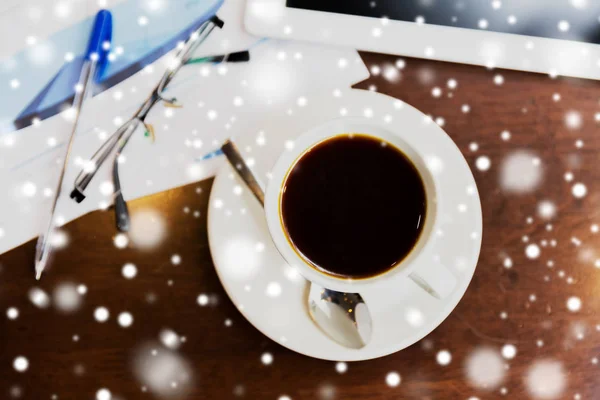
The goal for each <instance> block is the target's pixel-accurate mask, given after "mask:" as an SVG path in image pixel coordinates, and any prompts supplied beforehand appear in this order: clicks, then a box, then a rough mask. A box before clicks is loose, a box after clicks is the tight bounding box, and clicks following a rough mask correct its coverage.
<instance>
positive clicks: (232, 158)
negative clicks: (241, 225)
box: [221, 139, 265, 207]
mask: <svg viewBox="0 0 600 400" xmlns="http://www.w3.org/2000/svg"><path fill="white" fill-rule="evenodd" d="M221 150H222V151H223V154H225V157H227V160H229V163H230V164H231V165H232V166H233V167H234V168H235V169H236V170H237V171H236V172H237V173H238V175H239V176H240V177H241V178H242V180H243V181H244V182H245V183H246V185H248V187H249V188H250V191H251V192H252V194H254V197H256V199H257V200H258V201H259V202H260V205H261V206H263V207H264V205H265V192H264V190H263V189H262V186H261V185H260V183H259V182H258V180H257V178H256V177H255V176H254V174H253V173H252V171H251V170H250V167H248V165H247V164H246V162H245V161H244V158H243V157H242V155H241V153H240V150H239V149H238V147H237V146H236V144H235V143H234V142H233V141H231V140H230V139H229V140H227V141H226V142H225V143H224V144H223V146H222V147H221Z"/></svg>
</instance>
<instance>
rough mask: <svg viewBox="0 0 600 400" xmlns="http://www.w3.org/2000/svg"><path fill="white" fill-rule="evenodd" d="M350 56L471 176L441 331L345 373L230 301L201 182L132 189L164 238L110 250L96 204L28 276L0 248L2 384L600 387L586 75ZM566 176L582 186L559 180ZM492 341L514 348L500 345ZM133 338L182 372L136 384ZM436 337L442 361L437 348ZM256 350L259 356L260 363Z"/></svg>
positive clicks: (189, 389) (276, 390) (483, 394)
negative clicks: (468, 253)
mask: <svg viewBox="0 0 600 400" xmlns="http://www.w3.org/2000/svg"><path fill="white" fill-rule="evenodd" d="M362 56H363V58H364V60H365V62H366V64H367V65H368V66H369V67H370V68H371V67H376V68H373V70H372V72H373V75H374V76H373V77H372V78H371V79H369V80H368V81H367V82H363V83H361V84H360V85H358V87H360V88H365V89H366V88H369V87H371V86H372V87H371V89H373V90H378V91H380V92H382V93H386V94H389V95H392V96H395V97H397V98H400V99H402V100H404V101H406V102H407V103H410V104H412V105H414V106H415V107H417V108H419V109H420V110H422V111H423V112H425V113H426V114H430V115H431V116H432V118H434V119H436V121H437V122H439V123H443V124H444V129H445V130H446V131H447V132H448V134H449V135H450V136H451V137H452V138H453V140H454V141H455V142H456V143H457V145H458V146H459V147H460V149H461V150H462V152H463V154H464V155H465V157H466V159H467V161H468V162H469V165H470V166H471V168H472V170H473V172H474V175H475V178H476V180H477V184H478V187H479V191H480V194H481V200H482V204H483V218H484V234H483V247H482V252H481V257H480V261H479V264H478V268H477V270H476V273H475V276H474V278H473V281H472V283H471V286H470V287H469V289H468V290H467V293H466V294H465V296H464V298H463V299H462V301H461V302H460V304H459V305H458V307H457V308H456V310H455V311H454V312H453V313H452V314H451V315H450V317H449V318H448V319H447V320H446V321H445V322H444V323H443V324H442V325H441V326H440V327H438V328H437V329H436V330H435V331H434V332H432V333H431V334H430V335H429V336H428V337H427V338H425V339H424V340H422V341H421V342H419V343H417V344H415V345H413V346H411V347H410V348H408V349H406V350H403V351H401V352H399V353H396V354H393V355H390V356H388V357H384V358H381V359H377V360H372V361H367V362H359V363H349V364H348V365H347V371H345V372H344V373H339V372H338V371H337V370H336V363H334V362H325V361H320V360H316V359H311V358H308V357H305V356H302V355H299V354H296V353H294V352H292V351H289V350H287V349H286V348H284V347H282V346H280V345H278V344H276V343H274V342H272V341H270V340H269V339H267V338H266V337H265V336H263V335H262V334H261V333H259V332H258V331H257V330H256V329H255V328H253V327H252V326H251V325H250V323H248V322H247V321H246V320H245V319H244V318H243V317H242V316H241V315H240V314H239V312H238V311H237V310H236V308H235V307H234V306H233V304H232V303H231V301H230V300H229V298H228V297H227V295H226V294H225V292H224V291H223V289H222V287H221V285H220V283H219V280H218V278H217V275H216V273H215V271H214V266H213V264H212V260H211V255H210V251H209V247H208V239H207V231H206V217H207V201H208V196H209V193H210V189H211V184H212V180H206V181H203V182H199V183H197V184H193V185H189V186H186V187H182V188H178V189H175V190H171V191H168V192H165V193H160V194H156V195H153V196H149V197H147V198H143V199H140V200H136V201H133V202H131V203H130V209H131V210H132V211H134V212H135V211H136V210H141V209H152V210H154V211H155V212H157V213H159V214H160V215H162V216H163V217H164V220H165V222H166V226H165V231H166V232H167V233H168V234H167V235H166V237H165V238H164V240H163V241H162V242H161V243H160V244H159V245H158V246H156V247H154V248H152V249H150V250H142V249H139V248H136V247H135V246H132V245H130V246H128V247H126V248H124V249H118V248H116V247H115V245H114V241H113V238H114V235H115V233H116V232H115V229H114V222H113V214H112V212H110V211H109V212H106V211H98V212H94V213H91V214H89V215H86V216H84V217H82V218H80V219H78V220H76V221H74V222H73V223H70V224H68V225H67V226H66V227H65V231H66V233H67V235H68V238H69V244H68V246H66V247H65V248H64V249H63V250H61V251H59V252H58V253H57V255H56V260H55V262H54V264H53V266H52V268H51V269H50V270H49V271H48V272H47V273H46V274H45V276H44V278H43V280H42V281H41V282H39V283H37V282H35V281H34V280H33V270H32V265H33V256H34V247H35V242H29V243H27V244H24V245H22V246H20V247H19V248H16V249H14V250H12V251H10V252H8V253H5V254H3V255H0V265H1V269H0V310H1V311H2V314H1V315H0V398H23V399H96V398H97V396H98V395H99V397H98V398H100V399H101V400H103V398H102V395H103V394H105V393H106V392H99V393H98V391H99V390H100V389H103V388H105V389H107V390H109V391H110V393H111V394H112V399H123V400H124V399H155V398H157V399H159V398H166V399H237V398H241V399H252V400H262V399H265V400H278V399H279V400H287V397H283V396H288V397H289V398H290V399H293V400H300V399H318V400H321V399H323V400H334V399H344V400H366V399H373V400H388V399H451V400H452V399H463V400H467V399H475V398H478V399H482V400H483V399H503V398H510V399H586V400H587V399H600V361H599V359H600V314H599V311H600V296H599V295H598V293H599V292H600V249H599V247H598V245H599V244H600V233H598V232H597V231H598V228H597V226H596V227H595V226H594V225H593V224H600V207H599V205H600V168H599V161H600V134H599V131H598V124H599V122H598V119H600V118H596V113H598V112H600V106H599V99H600V83H598V82H593V81H586V80H576V79H564V78H558V79H551V78H550V77H548V76H543V75H535V74H528V73H521V72H512V71H499V70H487V69H485V68H481V67H474V66H465V65H458V64H449V63H440V62H433V61H425V60H416V59H404V63H405V66H404V68H402V69H400V70H399V74H395V73H394V71H397V69H390V68H392V66H394V65H396V62H397V57H392V56H385V55H377V54H368V53H364V54H362ZM400 66H401V67H402V66H403V65H402V63H400ZM390 71H391V72H390ZM378 72H379V74H377V73H378ZM396 75H397V76H396ZM497 75H500V76H502V78H503V83H502V84H501V85H499V84H497V83H499V82H500V80H501V79H500V78H496V76H497ZM451 79H454V80H455V81H456V87H455V88H454V89H451V88H449V87H448V81H449V80H451ZM495 81H496V82H497V83H495ZM450 85H451V86H452V83H450ZM436 87H437V88H439V89H440V91H439V92H438V91H437V90H434V88H436ZM438 94H439V96H437V95H438ZM558 96H560V99H559V97H558ZM464 105H468V112H464V111H467V110H466V109H467V107H465V106H464ZM597 115H599V116H600V114H597ZM442 119H443V120H442ZM503 131H507V132H510V139H509V140H504V139H506V138H507V137H508V134H507V133H504V139H503V136H502V132H503ZM486 157H487V159H486ZM478 160H479V161H478ZM487 160H489V162H490V164H489V168H488V169H485V167H486V166H487V165H486V164H487V163H486V161H487ZM477 166H480V167H483V168H481V169H480V168H478V167H477ZM569 173H570V174H572V180H570V181H569V180H568V178H570V177H571V176H570V175H568V174H569ZM565 174H567V176H566V177H565ZM537 179H539V181H537V182H536V180H537ZM577 183H581V184H583V185H585V188H586V193H585V196H583V197H577V196H576V195H574V194H573V187H574V186H575V184H577ZM581 188H582V186H577V189H579V190H580V191H581ZM577 189H576V190H575V193H576V194H581V192H578V191H577ZM530 245H535V246H537V248H538V249H539V250H540V252H539V255H538V256H537V257H535V258H531V257H528V256H527V252H526V249H527V248H528V246H530ZM535 246H533V247H529V251H530V253H529V254H530V255H531V256H535V255H536V254H535V253H536V252H535V249H536V247H535ZM174 255H178V256H179V257H180V262H179V263H175V264H174V263H173V262H172V258H173V256H174ZM175 261H177V258H176V259H175ZM509 261H510V262H509ZM126 263H133V264H135V265H136V266H137V271H138V272H137V276H135V278H133V279H125V278H124V277H123V276H122V272H121V270H122V267H123V265H125V264H126ZM68 282H71V283H72V284H74V285H80V284H82V285H85V287H86V288H87V292H86V294H85V295H84V296H82V298H83V301H82V304H81V306H80V308H79V309H78V310H77V311H76V312H73V313H64V312H60V311H59V310H57V308H56V307H54V305H56V302H54V304H53V306H51V307H49V308H46V309H43V308H39V307H36V306H35V305H34V304H33V303H32V302H31V301H30V299H29V294H28V293H29V291H30V289H31V288H33V287H36V286H37V287H39V288H41V289H42V290H44V291H45V292H46V293H48V294H49V295H50V296H52V294H53V293H54V292H55V291H56V290H59V289H57V288H60V287H61V286H60V285H64V284H65V283H68ZM62 287H63V289H64V288H65V287H66V288H67V289H68V288H69V286H62ZM67 289H64V290H65V293H66V294H68V293H69V291H68V290H67ZM201 294H204V295H206V298H204V297H203V299H207V300H208V304H206V305H204V306H201V305H199V304H198V296H199V295H201ZM68 300H69V298H68V296H66V298H65V302H66V303H65V305H69V303H68ZM578 300H579V301H578ZM203 304H204V303H203ZM579 305H580V307H578V306H579ZM11 307H14V308H16V309H17V310H18V317H17V318H15V319H11V318H9V317H8V314H7V313H8V310H9V308H11ZM98 307H106V308H107V309H108V311H109V313H110V316H109V319H108V321H106V322H104V323H100V322H98V321H96V320H95V317H94V313H95V310H96V309H97V308H98ZM12 312H14V311H12ZM122 312H129V313H131V315H132V316H133V324H131V326H129V327H127V328H124V327H121V326H120V325H119V323H118V320H119V318H118V316H119V314H120V313H122ZM165 330H167V331H165ZM168 330H172V331H174V332H176V333H177V334H178V335H181V336H183V337H184V338H185V342H184V343H181V345H180V348H179V349H178V350H176V351H175V350H170V349H167V348H165V347H164V346H163V345H162V344H160V341H159V335H160V332H161V331H163V334H164V332H168ZM505 345H513V346H514V348H515V349H516V355H514V357H513V358H510V356H512V355H513V354H511V352H510V350H511V349H512V347H510V346H508V347H505ZM148 349H151V350H152V349H154V350H156V351H155V353H156V354H155V356H156V357H163V358H165V357H166V358H165V360H164V361H165V365H164V366H163V369H159V370H158V371H154V374H155V375H156V376H155V377H154V378H155V379H156V380H158V381H161V380H164V379H166V377H168V376H169V374H170V373H171V372H170V370H169V368H170V366H171V365H173V363H183V366H184V369H185V370H186V371H187V374H186V376H183V377H179V378H181V382H179V383H177V382H175V383H174V384H173V382H162V383H163V387H159V386H156V387H153V386H148V385H145V384H144V381H143V379H141V377H140V374H141V373H143V371H140V366H139V365H137V364H136V361H135V360H136V359H139V357H140V354H148V353H149V352H151V350H148ZM503 349H504V352H503ZM443 350H447V351H448V352H449V354H450V355H451V360H450V363H449V364H447V365H442V364H444V363H442V364H440V363H439V362H438V355H439V354H440V351H443ZM264 353H269V354H271V355H272V357H273V361H272V363H271V364H270V365H265V364H264V363H263V362H261V357H262V356H263V354H264ZM442 354H445V353H442ZM503 354H504V355H505V356H507V357H508V358H504V357H503ZM19 356H24V357H26V359H27V360H28V368H27V369H26V370H25V371H23V372H20V371H17V370H16V369H15V368H14V366H13V362H14V360H15V359H16V358H17V357H19ZM390 372H396V373H398V374H399V375H400V376H401V382H400V384H399V385H397V386H394V387H392V386H390V385H388V384H387V383H386V378H387V377H388V374H389V373H390ZM165 385H166V387H164V386H165ZM483 386H486V387H483Z"/></svg>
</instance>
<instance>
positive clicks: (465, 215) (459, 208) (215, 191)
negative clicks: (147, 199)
mask: <svg viewBox="0 0 600 400" xmlns="http://www.w3.org/2000/svg"><path fill="white" fill-rule="evenodd" d="M340 115H342V116H362V117H365V116H366V117H369V118H372V121H373V123H374V124H381V125H382V126H385V127H386V128H387V129H388V130H390V131H392V132H395V133H397V134H398V135H401V136H402V138H403V139H404V140H405V141H407V142H409V143H410V144H411V145H412V147H414V148H415V149H416V150H418V151H419V152H420V154H423V155H424V156H425V159H426V161H427V164H428V167H429V169H430V170H431V171H432V173H433V175H434V177H435V179H436V181H437V182H438V183H439V198H440V199H441V207H440V214H439V217H440V218H441V220H442V223H441V225H440V229H439V230H438V231H437V232H436V233H435V234H434V238H433V239H432V240H434V245H433V246H431V248H430V249H431V250H430V251H431V254H430V255H429V258H426V257H423V258H422V259H429V260H431V262H440V263H442V264H444V265H446V266H447V267H448V268H449V269H450V270H451V271H452V273H454V275H455V276H456V278H457V280H458V283H457V285H456V286H455V287H454V289H453V290H452V291H451V293H450V295H448V296H447V297H446V298H445V299H443V300H438V299H436V298H434V297H433V296H431V295H429V294H428V293H426V292H425V291H424V290H423V289H421V288H420V287H419V286H417V285H416V284H415V283H414V282H413V281H412V280H410V279H406V280H405V281H403V282H402V283H401V284H400V285H399V284H398V283H395V284H394V285H393V286H392V285H390V284H388V283H387V282H382V284H381V285H380V286H378V287H377V288H376V290H370V291H369V292H366V293H364V292H363V293H361V294H362V296H363V298H364V299H365V301H366V302H367V304H368V306H369V309H370V311H371V314H372V318H373V337H372V340H371V342H370V343H369V344H368V345H367V346H366V347H364V348H362V349H360V350H354V349H348V348H345V347H342V346H341V345H338V344H337V343H335V342H333V341H332V340H331V339H329V338H328V337H327V336H325V335H324V334H323V333H321V331H320V330H319V329H318V328H317V327H316V326H315V325H314V323H313V322H312V320H311V319H310V317H309V315H308V310H307V307H306V288H307V284H306V281H305V280H304V278H302V277H301V276H299V275H298V274H297V272H296V271H295V270H294V269H292V268H291V267H289V266H288V265H287V264H286V263H285V261H284V260H283V258H282V257H281V256H280V254H279V253H278V252H277V250H276V249H275V246H274V245H273V243H272V241H271V238H270V236H269V232H268V230H267V224H266V220H265V217H264V211H263V210H262V208H261V207H260V205H259V203H258V202H257V201H256V199H255V198H254V197H253V196H252V194H251V193H250V192H249V191H248V190H247V189H246V187H245V186H244V184H243V183H242V181H241V180H240V179H239V178H238V177H237V175H236V174H235V173H234V171H233V169H232V168H231V167H230V166H229V165H228V164H226V166H224V167H223V168H222V169H221V170H220V172H219V173H218V174H217V177H216V178H215V181H214V185H213V188H212V192H211V198H210V203H209V215H208V236H209V242H210V249H211V253H212V257H213V261H214V264H215V267H216V270H217V273H218V275H219V279H220V280H221V283H222V284H223V286H224V288H225V290H226V291H227V294H228V295H229V297H230V298H231V300H232V301H233V302H234V304H236V305H237V307H238V308H239V310H240V312H241V313H242V314H243V315H244V317H246V319H248V321H250V323H252V324H253V325H254V326H255V327H256V328H257V329H259V330H260V331H261V332H262V333H264V334H265V335H266V336H268V337H269V338H271V339H272V340H274V341H276V342H278V343H280V344H281V345H283V346H285V347H287V348H289V349H291V350H294V351H296V352H298V353H301V354H305V355H307V356H310V357H315V358H321V359H326V360H332V361H358V360H367V359H371V358H376V357H381V356H385V355H388V354H391V353H394V352H396V351H398V350H402V349H404V348H405V347H408V346H410V345H412V344H413V343H415V342H417V341H418V340H420V339H422V338H423V337H424V336H426V335H427V334H429V333H430V332H431V331H432V330H434V329H435V328H436V327H437V326H438V325H439V324H440V323H441V322H442V321H443V320H444V319H445V318H446V317H447V316H448V315H449V314H450V313H451V312H452V310H453V309H454V308H455V307H456V305H457V304H458V302H459V301H460V299H461V297H462V296H463V294H464V293H465V291H466V289H467V286H468V285H469V282H470V281H471V277H472V276H473V273H474V272H475V267H476V265H477V259H478V257H479V249H480V246H481V230H482V218H481V204H480V201H479V195H478V192H477V188H476V185H475V180H474V179H473V175H472V174H471V171H470V169H469V166H468V164H467V163H466V161H465V159H464V158H463V156H462V154H461V153H460V151H459V149H458V148H457V147H456V145H455V144H454V142H453V141H452V140H451V139H450V138H449V136H448V135H447V134H446V133H445V132H444V131H443V130H442V129H441V128H440V127H439V126H438V125H437V124H435V123H434V122H432V121H431V120H430V119H429V118H427V117H426V116H425V115H424V114H422V113H421V112H420V111H418V110H417V109H415V108H413V107H412V106H410V105H408V104H405V103H403V102H401V101H399V100H397V99H394V98H391V97H388V96H385V95H382V94H378V93H374V92H368V91H362V90H354V89H348V90H344V91H339V90H337V91H335V92H334V93H325V94H320V95H314V96H312V97H308V98H305V99H302V100H300V101H298V102H297V103H296V104H293V106H291V107H290V108H284V109H277V110H270V112H269V114H268V115H267V116H266V117H265V118H264V119H263V121H261V122H258V123H257V122H248V123H247V124H245V121H244V117H243V116H241V117H240V118H239V119H238V121H237V122H236V124H235V126H236V127H237V128H238V129H242V130H243V131H240V132H239V133H238V136H236V137H235V138H236V142H237V143H238V146H239V148H240V149H241V150H242V151H243V153H244V156H245V157H246V158H247V160H249V162H250V164H254V165H252V168H253V170H254V171H255V172H256V173H257V174H258V175H259V177H260V178H262V179H263V180H264V181H267V179H268V171H269V169H270V168H271V167H272V165H273V164H274V163H275V161H276V160H277V158H278V156H279V154H280V153H281V152H282V151H284V149H285V148H286V146H293V139H294V138H296V137H298V136H299V135H300V134H301V133H303V132H304V131H306V130H308V129H310V128H311V127H313V126H316V125H319V124H322V123H323V122H325V121H328V120H330V119H333V118H336V117H339V116H340ZM248 120H249V121H251V120H256V118H248ZM357 190H360V188H357Z"/></svg>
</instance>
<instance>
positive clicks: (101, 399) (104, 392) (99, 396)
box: [96, 388, 112, 400]
mask: <svg viewBox="0 0 600 400" xmlns="http://www.w3.org/2000/svg"><path fill="white" fill-rule="evenodd" d="M111 399H112V393H110V390H108V389H104V388H103V389H100V390H98V391H97V392H96V400H111Z"/></svg>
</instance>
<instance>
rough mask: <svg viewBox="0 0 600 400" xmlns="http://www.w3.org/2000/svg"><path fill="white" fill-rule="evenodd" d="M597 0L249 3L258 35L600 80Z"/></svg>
mask: <svg viewBox="0 0 600 400" xmlns="http://www.w3.org/2000/svg"><path fill="white" fill-rule="evenodd" d="M599 16H600V2H597V1H592V0H544V1H534V0H403V1H398V0H353V1H347V0H344V1H342V0H248V3H247V10H246V17H245V24H246V28H247V30H248V31H250V32H251V33H254V34H257V35H263V36H271V37H282V38H290V39H300V40H308V41H314V42H322V43H331V44H337V45H345V46H351V47H353V48H356V49H359V50H366V51H375V52H380V53H390V54H397V55H405V56H411V57H421V58H431V59H436V60H442V61H451V62H459V63H467V64H474V65H482V66H487V67H490V68H493V67H500V68H509V69H516V70H524V71H532V72H539V73H546V74H550V75H552V76H557V75H566V76H575V77H582V78H592V79H598V78H600V46H599V44H600V20H599Z"/></svg>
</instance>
